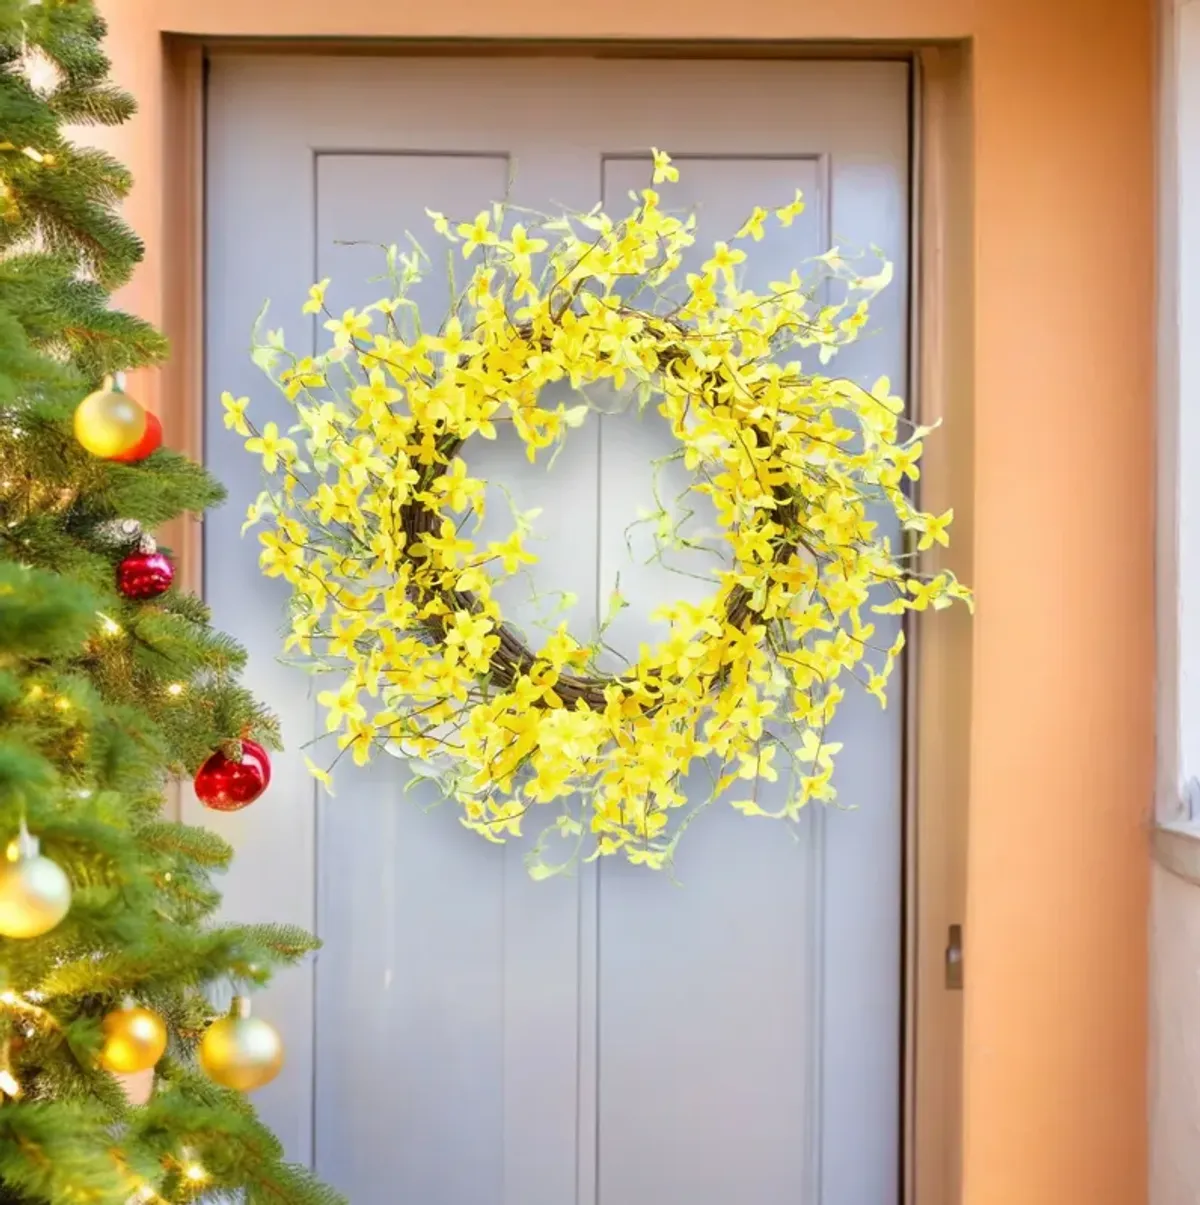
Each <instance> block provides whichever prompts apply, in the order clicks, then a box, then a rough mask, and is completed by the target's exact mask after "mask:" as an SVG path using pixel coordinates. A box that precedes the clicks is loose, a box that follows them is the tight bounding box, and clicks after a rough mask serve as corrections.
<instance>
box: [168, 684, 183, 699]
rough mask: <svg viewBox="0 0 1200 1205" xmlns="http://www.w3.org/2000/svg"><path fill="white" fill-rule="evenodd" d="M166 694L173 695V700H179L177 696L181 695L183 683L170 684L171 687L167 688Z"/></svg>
mask: <svg viewBox="0 0 1200 1205" xmlns="http://www.w3.org/2000/svg"><path fill="white" fill-rule="evenodd" d="M167 694H169V695H173V696H174V697H175V698H179V696H180V695H181V694H183V683H182V682H172V683H171V685H170V686H168V687H167Z"/></svg>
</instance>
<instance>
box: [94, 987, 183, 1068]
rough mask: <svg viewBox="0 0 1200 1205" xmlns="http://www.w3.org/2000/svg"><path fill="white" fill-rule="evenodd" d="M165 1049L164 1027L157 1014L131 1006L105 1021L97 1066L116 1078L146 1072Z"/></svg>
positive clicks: (116, 1012)
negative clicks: (116, 1075)
mask: <svg viewBox="0 0 1200 1205" xmlns="http://www.w3.org/2000/svg"><path fill="white" fill-rule="evenodd" d="M166 1049H167V1026H166V1023H165V1022H164V1021H163V1019H162V1017H160V1016H159V1015H158V1013H156V1012H153V1011H152V1010H151V1009H148V1008H141V1007H139V1006H137V1005H134V1004H126V1005H125V1006H124V1007H123V1008H118V1009H114V1010H113V1011H112V1012H111V1013H109V1014H108V1016H106V1017H105V1018H104V1045H103V1047H102V1048H101V1050H100V1066H101V1067H103V1068H104V1069H105V1071H112V1072H113V1073H114V1074H118V1075H131V1074H133V1073H134V1072H137V1071H148V1070H149V1069H150V1068H151V1067H153V1066H155V1064H156V1063H157V1062H158V1060H159V1059H161V1058H162V1056H163V1052H164V1051H165V1050H166Z"/></svg>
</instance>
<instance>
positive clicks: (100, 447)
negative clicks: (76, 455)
mask: <svg viewBox="0 0 1200 1205" xmlns="http://www.w3.org/2000/svg"><path fill="white" fill-rule="evenodd" d="M147 421H148V420H147V417H146V411H145V410H143V409H142V407H141V406H140V405H139V404H138V403H137V402H136V401H134V399H133V398H131V397H130V396H129V394H127V393H126V392H125V391H124V390H123V389H121V388H120V386H119V384H117V383H116V382H115V381H114V380H113V379H112V378H105V381H104V387H103V388H101V389H97V390H96V392H95V393H89V394H88V395H87V397H85V398H84V399H83V401H82V402H80V403H79V405H78V406H77V407H76V408H75V438H76V439H77V440H79V442H80V443H81V444H82V445H83V447H84V448H86V449H87V450H88V451H89V452H91V454H92V455H93V456H100V457H104V458H109V457H113V456H120V455H121V454H122V453H123V452H128V451H129V450H130V449H131V448H134V447H136V446H137V445H138V443H139V442H140V441H141V438H142V436H143V435H145V433H146V423H147Z"/></svg>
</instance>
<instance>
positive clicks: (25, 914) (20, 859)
mask: <svg viewBox="0 0 1200 1205" xmlns="http://www.w3.org/2000/svg"><path fill="white" fill-rule="evenodd" d="M14 855H15V856H14ZM70 908H71V880H70V879H68V878H67V875H66V872H65V871H64V870H63V868H62V867H61V866H59V864H58V863H57V862H53V861H51V860H50V859H49V858H47V857H45V856H43V855H42V853H41V852H40V849H39V846H38V840H37V838H36V837H32V836H30V834H29V831H28V830H27V829H26V828H25V826H24V825H22V826H21V833H20V836H18V838H17V840H16V842H15V846H14V847H10V849H9V852H8V857H7V858H5V859H3V860H0V937H12V938H18V939H27V938H31V937H41V936H42V935H43V934H44V933H49V932H50V930H51V929H53V928H54V927H55V925H57V924H58V923H59V921H61V920H62V918H63V917H64V916H66V915H67V913H68V911H70Z"/></svg>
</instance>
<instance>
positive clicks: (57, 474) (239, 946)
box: [0, 0, 338, 1205]
mask: <svg viewBox="0 0 1200 1205" xmlns="http://www.w3.org/2000/svg"><path fill="white" fill-rule="evenodd" d="M103 34H104V26H103V23H102V21H101V20H100V19H99V17H98V15H97V13H96V11H95V7H94V5H93V3H92V0H40V2H38V0H0V1201H9V1202H23V1203H28V1205H34V1203H42V1202H49V1203H52V1205H59V1203H62V1205H66V1203H67V1202H71V1203H72V1205H74V1203H78V1202H84V1201H86V1202H91V1203H94V1205H110V1203H111V1205H127V1203H128V1202H131V1201H141V1202H150V1201H161V1200H166V1201H173V1202H174V1201H192V1200H199V1199H206V1198H208V1197H210V1195H215V1196H217V1197H227V1196H228V1195H229V1194H230V1193H236V1192H237V1191H238V1190H241V1192H242V1199H244V1200H246V1201H247V1202H272V1203H275V1205H283V1203H285V1202H286V1203H291V1202H333V1201H336V1200H338V1198H337V1197H336V1194H334V1193H332V1192H331V1191H329V1190H328V1189H326V1188H324V1187H323V1186H321V1185H320V1184H318V1183H316V1182H315V1181H313V1180H312V1179H311V1177H310V1176H309V1175H308V1173H307V1172H306V1171H305V1170H304V1169H301V1168H297V1167H295V1166H293V1165H289V1164H287V1163H286V1162H284V1161H283V1158H282V1153H281V1149H280V1146H279V1143H278V1141H277V1140H276V1139H275V1138H274V1137H273V1136H272V1135H271V1134H270V1132H269V1131H268V1130H267V1129H266V1128H265V1127H264V1126H263V1125H262V1124H261V1123H260V1122H259V1121H258V1120H257V1118H256V1117H255V1114H254V1111H253V1109H252V1108H251V1106H250V1104H249V1103H248V1101H247V1098H246V1096H245V1095H244V1092H245V1091H247V1090H251V1089H253V1088H255V1087H257V1086H259V1085H261V1084H263V1083H265V1082H267V1081H268V1080H269V1079H270V1078H271V1077H272V1076H273V1075H274V1074H275V1073H276V1072H277V1071H278V1069H279V1066H280V1063H281V1061H282V1057H283V1053H282V1049H281V1047H280V1044H279V1040H278V1035H277V1034H276V1033H275V1031H274V1030H273V1029H272V1028H271V1027H270V1026H269V1025H268V1024H267V1023H266V1022H265V1021H262V1020H261V1019H259V1018H257V1017H255V1016H251V1015H248V1009H247V1005H246V1000H247V999H248V996H249V993H250V991H251V990H252V989H253V988H255V987H258V986H260V985H262V984H264V983H265V982H266V981H267V979H268V977H269V975H270V972H271V970H272V968H274V967H276V966H279V965H281V964H287V963H290V962H293V961H295V960H297V959H299V958H301V957H303V956H304V955H305V954H306V953H307V952H308V951H310V950H311V949H313V947H314V944H315V943H314V941H313V939H312V938H311V937H310V936H309V935H308V934H306V933H304V932H301V931H296V930H293V929H290V928H284V927H277V926H271V925H267V924H265V925H259V926H239V925H228V924H222V923H219V921H218V920H217V918H216V915H215V914H216V910H217V907H218V904H219V900H220V897H219V894H218V892H217V891H216V890H215V888H214V886H213V884H212V882H211V876H212V874H213V872H214V871H219V870H220V869H221V868H223V867H224V866H225V865H226V863H227V862H228V860H229V858H230V854H231V851H230V849H229V848H228V847H227V846H226V845H225V843H224V842H223V841H221V840H220V839H219V838H218V837H216V836H215V835H213V834H211V833H209V832H207V831H205V830H204V829H201V828H196V827H188V826H185V825H182V824H179V823H176V822H174V821H173V820H172V819H170V817H169V814H168V813H169V809H168V808H165V807H164V799H165V795H166V789H167V787H168V784H169V781H170V779H171V778H172V777H173V776H175V777H183V776H187V777H192V776H195V779H196V789H197V793H198V795H199V796H200V798H201V799H202V800H203V801H204V802H206V803H208V804H209V805H210V806H212V807H217V808H235V807H240V806H246V805H247V804H251V803H253V801H254V799H255V798H257V796H258V795H259V794H261V793H262V791H263V790H264V789H266V786H267V783H268V780H269V773H270V763H269V759H268V755H267V753H266V752H265V748H264V747H271V746H274V745H276V744H277V740H278V733H277V731H276V725H275V722H274V720H273V717H272V716H271V715H270V714H269V713H267V712H266V711H265V710H264V709H263V708H262V707H261V706H259V705H258V704H257V703H256V702H255V700H254V699H253V698H252V697H251V696H250V695H249V694H248V693H247V692H246V691H245V690H244V689H243V688H242V687H241V686H240V685H239V682H238V672H239V670H240V668H241V665H242V662H243V653H242V651H241V650H240V649H239V648H238V647H237V645H236V644H235V643H234V642H232V641H231V640H230V639H228V638H227V637H225V636H223V635H222V634H221V633H219V632H214V631H213V630H212V629H211V628H210V627H209V624H208V614H207V612H206V609H205V607H204V605H203V603H202V602H201V601H200V600H198V599H196V598H194V597H190V596H188V595H187V594H185V593H182V592H180V591H179V590H178V589H177V588H176V586H175V585H174V583H173V577H174V566H173V563H172V561H171V555H170V551H169V550H168V549H164V548H158V547H156V546H155V544H154V541H153V539H152V537H151V534H150V533H152V532H153V531H155V530H156V529H158V528H160V526H161V525H162V524H163V523H165V522H166V521H168V520H170V519H172V518H174V517H176V516H179V515H182V514H187V513H197V512H201V511H203V510H204V509H205V508H206V507H208V506H210V505H212V504H213V503H215V502H217V501H218V500H219V499H220V489H219V487H218V486H217V485H216V483H215V482H214V481H213V480H212V479H211V478H210V477H209V476H208V475H207V474H206V473H205V472H204V471H203V469H201V468H200V467H198V466H196V465H195V464H192V463H190V462H189V461H188V460H187V459H186V458H184V457H182V456H180V455H178V454H176V453H174V452H172V451H171V450H169V449H168V448H165V447H162V446H160V444H161V441H162V431H161V427H160V426H159V424H158V421H157V419H155V418H154V417H153V415H150V414H149V413H148V412H147V411H146V410H144V409H143V408H142V407H141V406H140V405H139V404H138V403H137V401H136V400H135V399H134V398H133V397H131V396H129V395H128V394H127V393H125V392H124V391H123V390H122V389H121V376H122V373H123V372H124V370H126V369H131V368H135V367H139V366H142V365H146V364H150V363H153V362H154V361H155V360H157V359H160V358H161V357H163V356H164V355H165V354H166V347H165V343H164V340H163V339H162V337H161V336H160V335H159V334H158V332H156V331H155V330H154V329H153V328H152V327H151V326H149V325H147V324H146V323H144V322H142V321H140V320H139V319H137V318H135V317H132V316H130V315H128V314H124V313H120V312H117V311H115V310H114V309H112V308H111V307H110V303H109V302H110V295H111V293H112V291H113V290H114V289H116V288H118V287H120V286H121V285H122V284H123V283H124V282H125V281H126V280H127V279H128V278H129V276H130V273H131V272H132V270H133V268H134V266H135V264H136V263H137V261H138V260H139V258H140V256H141V250H142V249H141V246H140V244H139V242H138V239H137V238H136V236H135V235H134V233H133V232H132V231H131V230H130V229H129V227H128V226H127V225H126V224H125V223H124V222H123V221H122V219H121V217H120V215H119V213H118V210H117V206H118V205H119V202H120V200H121V198H122V197H123V195H124V194H125V193H126V191H127V189H128V187H129V183H130V181H129V178H128V175H127V173H126V171H125V170H124V169H123V168H122V167H121V165H120V164H118V163H117V162H115V161H114V160H113V159H112V158H110V157H109V156H107V155H106V154H104V153H102V152H100V151H97V150H92V149H87V148H83V147H80V146H76V145H72V144H71V142H69V141H68V140H67V139H66V137H65V136H64V129H65V128H67V127H70V126H76V125H80V124H83V123H89V122H91V123H103V124H115V123H119V122H121V121H123V120H125V119H126V118H127V117H128V116H129V115H130V114H131V112H132V110H133V101H132V100H131V98H130V97H129V96H127V95H126V94H124V93H123V92H121V91H120V90H119V89H117V88H116V87H114V85H113V84H112V83H111V82H110V81H109V78H108V75H109V64H108V61H107V60H106V58H105V56H104V54H103V52H102V49H101V41H102V37H103ZM230 993H233V994H234V996H235V1004H234V1008H233V1010H231V1011H230V1012H229V1013H228V1014H227V1015H221V1014H220V1013H218V1012H216V1010H215V1009H214V1007H213V1005H212V1004H211V1003H210V1000H212V999H216V998H220V997H221V996H222V995H223V996H224V997H225V999H226V1000H227V999H228V996H229V994H230ZM151 1086H152V1087H151Z"/></svg>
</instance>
